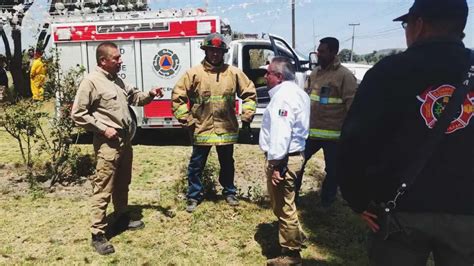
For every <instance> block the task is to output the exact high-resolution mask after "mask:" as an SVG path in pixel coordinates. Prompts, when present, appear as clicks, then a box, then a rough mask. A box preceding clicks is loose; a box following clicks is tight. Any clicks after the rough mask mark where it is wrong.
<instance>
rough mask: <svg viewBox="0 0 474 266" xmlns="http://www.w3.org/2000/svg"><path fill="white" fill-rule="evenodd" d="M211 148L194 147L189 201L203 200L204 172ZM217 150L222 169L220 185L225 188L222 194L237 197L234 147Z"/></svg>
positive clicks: (189, 174)
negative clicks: (202, 179) (202, 180)
mask: <svg viewBox="0 0 474 266" xmlns="http://www.w3.org/2000/svg"><path fill="white" fill-rule="evenodd" d="M211 148H212V146H198V145H194V146H193V153H192V155H191V160H190V161H189V166H188V194H187V198H188V199H195V200H197V201H201V200H202V196H203V193H202V191H203V186H202V183H201V178H202V172H203V170H204V167H205V166H206V162H207V156H208V155H209V151H210V150H211ZM216 150H217V156H218V158H219V164H220V167H221V169H220V171H219V183H220V184H221V186H222V187H223V190H222V194H223V195H224V196H227V195H235V194H236V192H237V189H236V188H235V186H234V172H235V171H234V170H235V169H234V145H232V144H231V145H222V146H216Z"/></svg>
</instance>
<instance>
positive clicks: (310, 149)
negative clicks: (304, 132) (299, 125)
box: [296, 37, 357, 207]
mask: <svg viewBox="0 0 474 266" xmlns="http://www.w3.org/2000/svg"><path fill="white" fill-rule="evenodd" d="M338 51H339V41H338V40H337V39H336V38H333V37H326V38H323V39H321V40H320V44H319V47H318V61H319V66H318V67H317V68H316V69H314V70H313V71H312V72H311V75H310V77H309V80H308V84H307V89H308V90H309V91H310V98H311V117H310V130H309V138H308V140H307V142H306V149H305V163H304V164H303V167H302V168H301V171H300V172H299V174H298V179H297V180H296V197H298V194H299V190H300V187H301V181H302V179H303V173H304V167H305V165H306V162H307V161H308V160H309V159H310V158H311V156H313V154H315V153H316V152H318V151H319V150H320V149H323V151H324V161H325V163H326V167H325V171H326V178H325V179H324V182H323V185H322V188H321V205H322V206H323V207H329V206H330V205H331V204H332V203H333V202H334V201H335V199H336V194H337V182H336V177H335V173H334V172H335V164H336V150H337V143H338V140H339V136H340V135H341V128H342V123H343V122H344V119H345V118H346V114H347V111H348V110H349V107H350V106H351V103H352V99H353V98H354V95H355V92H356V89H357V80H356V78H355V77H354V75H353V74H352V73H351V72H350V71H349V69H347V68H346V67H344V66H342V65H341V62H340V61H339V59H338V58H337V53H338Z"/></svg>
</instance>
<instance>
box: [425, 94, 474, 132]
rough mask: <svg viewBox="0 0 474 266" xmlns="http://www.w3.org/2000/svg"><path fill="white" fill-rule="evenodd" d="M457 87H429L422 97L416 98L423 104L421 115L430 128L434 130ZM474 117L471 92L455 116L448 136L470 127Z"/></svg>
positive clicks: (473, 97)
mask: <svg viewBox="0 0 474 266" xmlns="http://www.w3.org/2000/svg"><path fill="white" fill-rule="evenodd" d="M454 90H455V87H453V86H451V85H441V86H439V87H437V88H435V89H433V87H429V88H428V89H426V90H425V91H424V92H423V93H422V94H421V95H418V96H417V97H416V98H417V99H418V100H419V101H420V102H422V104H421V106H420V114H421V116H422V117H423V119H424V120H425V124H426V126H427V127H428V128H430V129H431V128H433V127H434V125H435V124H436V122H437V121H438V119H439V117H440V116H441V114H442V113H443V111H444V108H445V107H446V105H447V104H448V102H449V100H450V98H451V96H452V95H453V92H454ZM473 115H474V92H469V94H468V95H467V96H466V99H464V102H463V104H462V106H461V108H460V109H459V111H458V112H457V113H456V114H455V116H454V118H453V120H452V121H451V124H450V125H449V127H448V129H447V130H446V134H450V133H453V132H455V131H457V130H459V129H463V128H465V127H467V126H468V125H469V122H470V120H471V118H472V117H473Z"/></svg>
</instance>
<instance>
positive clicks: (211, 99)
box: [190, 95, 235, 104]
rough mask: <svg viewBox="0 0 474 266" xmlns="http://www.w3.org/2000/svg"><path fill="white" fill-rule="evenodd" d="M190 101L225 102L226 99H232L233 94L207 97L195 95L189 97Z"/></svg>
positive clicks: (199, 102)
mask: <svg viewBox="0 0 474 266" xmlns="http://www.w3.org/2000/svg"><path fill="white" fill-rule="evenodd" d="M190 100H191V102H192V103H197V104H201V103H208V102H227V101H230V102H231V101H234V100H235V96H234V95H231V96H229V95H217V96H209V97H196V98H191V99H190Z"/></svg>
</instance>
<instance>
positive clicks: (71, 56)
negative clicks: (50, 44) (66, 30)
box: [56, 43, 87, 74]
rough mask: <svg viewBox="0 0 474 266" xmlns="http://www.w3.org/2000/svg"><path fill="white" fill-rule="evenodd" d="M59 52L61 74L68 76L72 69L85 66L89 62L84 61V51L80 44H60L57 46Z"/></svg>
mask: <svg viewBox="0 0 474 266" xmlns="http://www.w3.org/2000/svg"><path fill="white" fill-rule="evenodd" d="M56 47H57V48H58V52H59V64H60V66H61V67H60V68H59V69H60V71H61V74H66V73H67V72H68V71H69V70H70V69H71V68H75V67H79V66H84V67H87V62H85V58H84V61H83V60H82V59H83V57H82V51H81V44H80V43H58V44H56Z"/></svg>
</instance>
